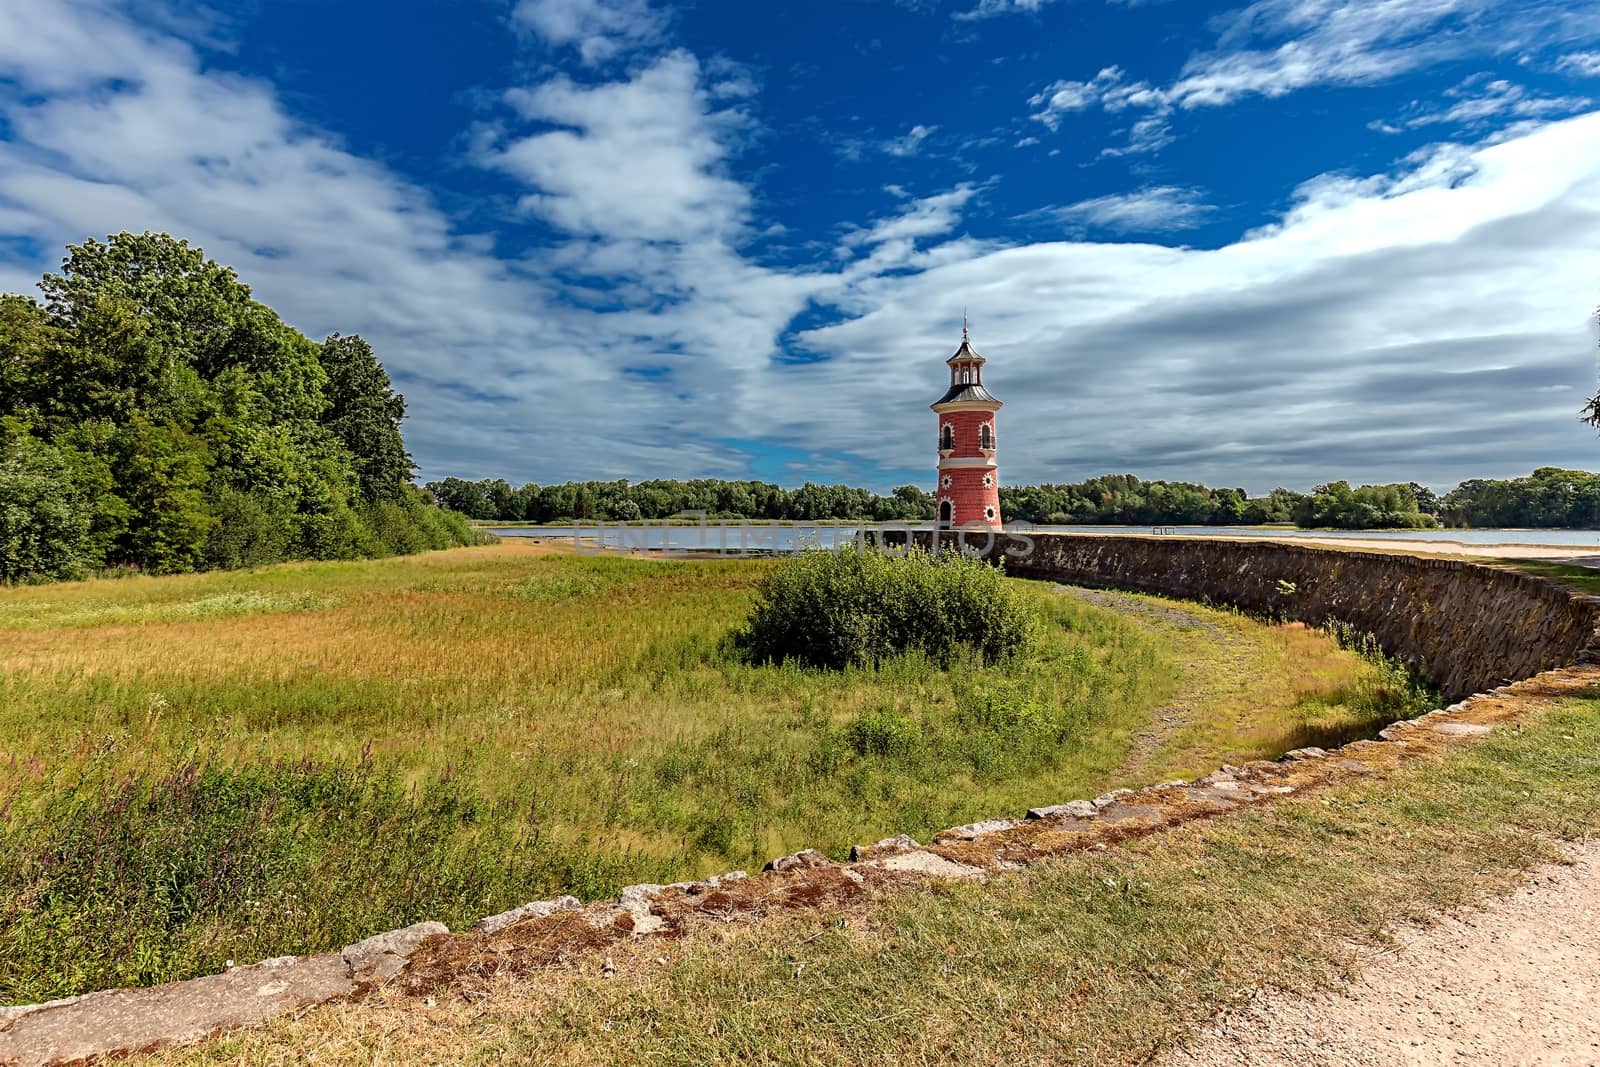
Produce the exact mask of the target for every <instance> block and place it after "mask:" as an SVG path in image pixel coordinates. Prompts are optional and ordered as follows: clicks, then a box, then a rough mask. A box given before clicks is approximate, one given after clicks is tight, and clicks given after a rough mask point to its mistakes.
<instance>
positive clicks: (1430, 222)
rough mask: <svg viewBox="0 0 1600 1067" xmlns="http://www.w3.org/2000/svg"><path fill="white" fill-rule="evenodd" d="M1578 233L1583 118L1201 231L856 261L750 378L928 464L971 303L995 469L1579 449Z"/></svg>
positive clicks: (1152, 472) (1582, 379) (1366, 475)
mask: <svg viewBox="0 0 1600 1067" xmlns="http://www.w3.org/2000/svg"><path fill="white" fill-rule="evenodd" d="M1086 210H1087V209H1086ZM1597 241H1600V114H1591V115H1587V116H1584V117H1582V118H1577V119H1571V120H1566V121H1563V122H1559V123H1553V124H1550V125H1548V126H1544V127H1541V128H1539V129H1537V130H1535V131H1532V132H1529V133H1526V134H1524V135H1522V136H1520V137H1517V138H1514V139H1511V140H1506V141H1504V142H1501V143H1498V144H1486V145H1480V146H1471V145H1465V146H1443V147H1440V148H1436V149H1434V150H1433V151H1430V152H1427V153H1423V154H1419V155H1418V156H1417V157H1416V158H1415V159H1413V160H1411V161H1410V162H1408V163H1407V164H1406V165H1405V166H1404V167H1402V168H1400V169H1398V170H1396V171H1394V172H1393V173H1380V174H1375V175H1369V176H1366V177H1357V178H1339V177H1326V178H1322V179H1319V180H1316V181H1311V182H1308V183H1306V184H1305V185H1304V186H1302V187H1301V189H1300V190H1299V191H1298V193H1297V196H1296V202H1295V205H1294V207H1293V208H1292V209H1291V210H1290V211H1289V212H1288V213H1287V214H1286V215H1285V217H1284V218H1283V219H1282V220H1281V221H1280V222H1279V223H1277V224H1276V225H1273V226H1271V227H1265V228H1263V229H1262V230H1260V231H1259V232H1256V233H1253V234H1250V235H1247V236H1246V237H1244V238H1242V239H1240V240H1238V241H1235V242H1233V243H1231V244H1228V245H1225V246H1223V247H1220V248H1215V249H1176V248H1167V247H1161V246H1158V245H1149V244H1120V243H1106V242H1088V241H1080V242H1055V243H1048V242H1035V243H1030V244H1024V245H1019V246H1016V247H1010V248H1003V249H996V248H993V247H990V248H982V249H978V250H976V251H975V252H974V254H970V255H965V256H962V257H959V258H953V259H951V260H949V261H948V262H945V263H941V264H939V265H937V266H933V267H930V268H929V269H926V270H923V271H921V272H918V273H914V274H895V275H877V276H871V277H865V278H862V279H860V280H858V281H856V282H854V283H853V285H852V289H851V294H850V296H851V305H850V306H851V307H852V309H853V310H855V311H856V313H855V314H854V315H853V317H852V318H851V319H850V320H849V321H847V322H843V323H840V324H837V325H833V326H825V327H821V328H818V329H815V330H811V331H808V332H807V333H806V334H805V335H803V340H804V341H805V343H806V344H807V345H808V346H810V347H812V348H814V349H816V350H817V351H819V352H823V353H828V354H831V355H832V356H833V357H834V358H833V359H831V360H828V361H827V362H824V363H820V364H817V365H815V366H811V367H807V368H804V369H803V370H795V369H785V370H782V371H780V372H777V374H776V377H777V378H778V379H779V381H778V382H777V383H776V384H773V385H771V386H769V388H770V390H771V395H772V396H774V397H778V396H782V397H784V398H786V401H787V403H788V404H789V405H790V406H791V410H793V411H795V412H804V413H815V414H807V415H806V416H805V417H800V418H797V419H795V420H794V421H793V422H792V423H791V425H790V426H789V427H788V431H789V432H790V433H791V434H793V435H794V436H795V437H796V438H797V439H801V440H804V439H808V438H812V437H821V436H827V437H830V438H831V439H833V440H834V441H836V442H837V444H838V445H839V447H841V448H844V449H848V450H851V451H855V452H858V453H860V454H871V455H874V456H875V457H877V458H879V459H880V460H883V461H887V462H890V463H894V464H903V465H907V466H910V465H914V464H917V463H919V462H926V461H927V455H926V453H927V433H928V429H927V423H926V418H925V413H924V412H922V411H921V404H923V403H926V402H927V400H928V399H930V397H931V395H932V394H935V393H936V392H937V389H938V387H939V384H940V380H941V379H940V377H939V369H940V368H939V365H938V363H937V360H938V359H939V358H940V357H941V356H942V355H944V354H947V353H948V350H949V349H950V348H951V347H952V343H953V342H952V339H953V337H954V336H955V331H956V329H957V327H958V326H959V307H960V305H961V304H962V303H968V304H970V305H971V308H972V314H973V320H974V326H975V329H974V336H975V338H976V340H977V342H978V347H979V349H980V350H981V351H983V352H984V354H985V355H987V356H988V357H989V359H990V363H989V367H988V374H987V375H986V378H987V381H988V382H989V384H990V386H991V388H992V389H993V390H994V391H995V392H996V393H997V394H998V395H999V396H1000V397H1001V399H1002V400H1006V401H1007V402H1008V403H1007V406H1006V408H1005V409H1004V410H1003V411H1002V412H1001V415H1000V418H1001V420H1002V421H1003V422H1004V423H1005V425H1006V439H1007V440H1009V441H1012V442H1026V444H1025V445H1016V444H1014V445H1013V447H1011V448H1010V449H1008V450H1007V451H1006V452H1005V453H1003V454H1002V456H1001V473H1002V475H1003V476H1004V477H1005V478H1006V480H1007V482H1008V483H1023V482H1029V481H1038V480H1044V479H1067V478H1072V477H1079V476H1084V475H1089V474H1094V473H1099V472H1104V471H1115V470H1135V471H1138V472H1140V473H1143V474H1146V475H1147V476H1168V477H1192V478H1198V479H1204V480H1209V481H1212V482H1213V483H1218V482H1226V483H1227V484H1238V483H1243V484H1246V485H1247V486H1249V487H1250V488H1252V489H1255V490H1263V489H1267V488H1270V487H1271V486H1273V485H1275V484H1288V485H1300V486H1306V485H1309V484H1311V483H1313V482H1315V481H1320V480H1325V479H1326V478H1328V477H1331V476H1340V477H1351V478H1355V479H1366V480H1376V479H1382V480H1390V479H1407V478H1411V477H1418V478H1420V479H1421V480H1424V481H1432V482H1435V483H1445V484H1448V483H1449V482H1451V481H1454V480H1457V479H1459V478H1462V477H1468V476H1486V475H1509V474H1513V473H1517V472H1526V471H1527V470H1528V469H1531V468H1532V467H1533V466H1537V465H1541V464H1547V463H1558V464H1572V465H1582V464H1586V463H1587V464H1589V465H1592V464H1593V456H1594V455H1595V454H1596V453H1597V452H1600V444H1597V443H1596V442H1595V441H1594V440H1593V434H1592V432H1591V431H1589V430H1587V429H1586V428H1585V427H1583V426H1581V425H1580V424H1579V423H1578V422H1577V420H1576V418H1575V417H1574V416H1575V414H1576V402H1575V401H1574V400H1573V397H1574V396H1577V395H1587V393H1588V392H1589V391H1592V389H1593V386H1594V360H1593V356H1592V351H1591V348H1592V343H1593V342H1592V336H1591V331H1590V327H1589V312H1590V309H1591V307H1592V305H1593V303H1594V295H1593V285H1592V271H1590V270H1589V269H1588V267H1587V264H1588V263H1589V261H1590V260H1591V259H1592V252H1591V249H1592V248H1593V247H1594V245H1595V243H1596V242H1597ZM908 368H910V371H909V372H908ZM865 382H871V383H873V388H872V389H870V390H864V389H862V388H861V386H860V383H865ZM1557 386H1563V387H1566V388H1555V387H1557ZM1575 390H1576V391H1578V392H1575ZM855 397H859V398H860V399H859V400H858V401H857V400H854V399H853V398H855Z"/></svg>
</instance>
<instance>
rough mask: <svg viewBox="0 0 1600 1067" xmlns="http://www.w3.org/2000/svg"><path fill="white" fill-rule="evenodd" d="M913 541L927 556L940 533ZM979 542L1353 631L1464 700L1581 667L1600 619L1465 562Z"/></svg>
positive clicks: (1030, 563)
mask: <svg viewBox="0 0 1600 1067" xmlns="http://www.w3.org/2000/svg"><path fill="white" fill-rule="evenodd" d="M905 536H906V535H905V533H904V532H901V533H899V534H894V533H888V534H886V539H887V540H890V541H891V542H900V543H903V541H904V538H905ZM912 536H913V537H915V538H916V539H917V541H918V542H919V543H921V544H922V545H924V546H926V545H927V544H928V543H929V541H930V539H931V538H932V537H933V536H934V535H933V533H932V532H931V531H916V532H915V533H914V534H912ZM943 536H944V537H945V538H946V539H948V538H949V537H950V535H949V534H944V535H943ZM967 543H968V545H969V546H970V547H971V548H973V549H975V550H976V549H983V548H987V552H986V553H985V555H986V556H987V557H988V558H990V559H996V558H1003V559H1004V561H1005V567H1006V571H1007V573H1009V574H1012V575H1016V576H1019V577H1026V578H1043V579H1050V580H1054V581H1060V582H1066V583H1069V584H1072V585H1087V586H1099V587H1108V588H1114V589H1126V590H1134V591H1137V592H1145V593H1159V594H1161V595H1163V596H1173V597H1185V598H1189V599H1195V600H1204V601H1208V602H1211V603H1217V604H1229V605H1233V606H1235V607H1238V608H1242V609H1243V610H1245V611H1249V612H1252V613H1257V614H1264V615H1269V616H1272V617H1274V618H1279V619H1284V620H1294V621H1299V622H1304V623H1306V624H1308V625H1311V626H1321V625H1323V624H1326V623H1329V622H1334V621H1339V622H1344V623H1348V624H1350V625H1351V626H1353V627H1355V628H1356V629H1358V630H1360V631H1363V632H1365V633H1370V634H1372V635H1373V636H1374V637H1376V638H1377V640H1378V642H1379V644H1381V645H1382V646H1383V648H1384V649H1385V651H1387V652H1388V653H1389V654H1390V655H1392V656H1396V657H1398V658H1400V659H1403V660H1404V661H1405V662H1407V663H1408V664H1409V665H1411V667H1412V668H1413V669H1415V670H1416V671H1418V673H1420V674H1422V675H1423V676H1425V677H1426V678H1428V679H1429V680H1430V681H1431V682H1432V683H1433V684H1434V685H1435V686H1436V687H1438V689H1439V690H1440V692H1442V693H1443V694H1444V697H1445V699H1446V700H1450V701H1455V700H1460V699H1461V698H1462V697H1464V696H1466V695H1468V694H1469V693H1476V692H1480V691H1482V690H1486V689H1492V688H1494V687H1496V686H1499V685H1504V684H1506V683H1508V682H1512V681H1516V680H1519V679H1522V678H1529V677H1532V676H1533V675H1535V674H1537V673H1539V672H1540V671H1543V670H1548V669H1550V668H1552V667H1557V666H1561V665H1564V664H1570V663H1575V662H1578V660H1579V657H1580V654H1581V653H1583V652H1584V650H1585V649H1586V648H1588V646H1589V645H1590V642H1591V641H1592V640H1593V639H1594V637H1595V623H1596V616H1597V614H1600V598H1596V597H1587V596H1580V595H1577V594H1574V593H1572V592H1571V591H1569V590H1568V589H1566V588H1565V587H1564V586H1561V585H1558V584H1556V583H1554V582H1550V581H1546V580H1545V579H1542V578H1539V577H1537V576H1535V575H1531V574H1527V573H1524V572H1522V571H1514V570H1509V569H1504V568H1500V567H1494V566H1486V565H1483V564H1478V563H1467V562H1463V561H1460V560H1449V559H1429V558H1423V557H1418V556H1407V555H1399V554H1389V553H1381V552H1351V551H1344V550H1341V549H1332V548H1316V547H1312V546H1309V545H1293V544H1285V543H1282V542H1277V541H1243V540H1223V539H1220V538H1218V539H1211V538H1192V537H1117V536H1094V535H1079V534H1044V533H1034V534H1026V535H1023V534H1010V535H1003V536H1000V537H996V538H994V539H992V541H991V539H989V538H988V537H986V535H984V534H982V533H977V534H972V535H969V536H968V538H967Z"/></svg>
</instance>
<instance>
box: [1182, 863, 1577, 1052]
mask: <svg viewBox="0 0 1600 1067" xmlns="http://www.w3.org/2000/svg"><path fill="white" fill-rule="evenodd" d="M1572 857H1573V859H1574V863H1573V864H1572V866H1570V867H1549V868H1545V869H1543V870H1541V871H1539V872H1537V873H1536V874H1535V875H1534V876H1533V877H1532V878H1531V879H1529V881H1528V882H1526V883H1525V884H1524V885H1523V886H1522V887H1521V888H1520V889H1518V890H1516V891H1515V892H1513V893H1511V894H1510V895H1508V896H1506V897H1503V898H1500V899H1497V900H1495V901H1493V902H1492V903H1490V904H1489V905H1488V906H1486V907H1485V908H1483V909H1482V910H1481V911H1479V912H1477V913H1475V914H1471V915H1467V916H1463V917H1459V918H1450V919H1446V920H1444V921H1442V922H1440V923H1438V924H1437V925H1435V926H1431V927H1428V928H1425V929H1410V930H1406V931H1403V932H1401V933H1400V934H1399V935H1398V937H1397V941H1398V944H1397V946H1396V947H1395V948H1394V949H1393V950H1391V951H1387V952H1382V953H1373V954H1372V955H1371V956H1370V957H1369V958H1367V959H1365V960H1363V961H1362V966H1363V969H1362V972H1361V974H1360V976H1359V977H1358V978H1357V979H1356V980H1355V981H1354V982H1353V983H1351V985H1350V986H1349V987H1347V988H1345V989H1343V990H1340V991H1337V992H1334V993H1330V994H1326V995H1323V996H1318V997H1309V998H1301V997H1282V996H1266V997H1261V998H1258V999H1257V1000H1256V1001H1255V1002H1254V1003H1253V1004H1252V1005H1251V1006H1250V1007H1249V1008H1248V1009H1247V1010H1246V1011H1244V1012H1242V1013H1240V1014H1238V1015H1235V1016H1231V1017H1227V1018H1224V1019H1222V1020H1219V1021H1218V1023H1217V1024H1216V1025H1215V1026H1214V1027H1212V1028H1211V1029H1210V1030H1208V1031H1206V1032H1205V1033H1203V1034H1202V1035H1201V1037H1200V1038H1199V1039H1198V1040H1197V1041H1196V1042H1195V1043H1194V1044H1193V1045H1191V1046H1190V1047H1189V1048H1187V1049H1184V1050H1177V1051H1173V1052H1171V1053H1169V1054H1167V1055H1165V1056H1163V1057H1160V1058H1158V1059H1157V1061H1156V1062H1157V1063H1158V1064H1159V1065H1160V1067H1223V1065H1238V1067H1323V1065H1330V1067H1331V1065H1334V1064H1337V1065H1339V1067H1354V1065H1367V1064H1373V1065H1378V1064H1382V1065H1390V1064H1406V1065H1415V1067H1435V1065H1442V1064H1451V1065H1464V1064H1494V1065H1497V1067H1498V1065H1511V1064H1519V1065H1534V1064H1537V1065H1540V1067H1545V1065H1556V1064H1560V1065H1563V1067H1568V1065H1571V1067H1577V1065H1585V1067H1592V1065H1595V1064H1600V841H1595V842H1590V843H1588V844H1587V845H1584V846H1582V847H1580V848H1577V849H1575V850H1574V851H1573V853H1572Z"/></svg>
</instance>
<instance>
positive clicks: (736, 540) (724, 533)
mask: <svg viewBox="0 0 1600 1067" xmlns="http://www.w3.org/2000/svg"><path fill="white" fill-rule="evenodd" d="M861 528H862V527H861V526H860V525H859V524H841V525H833V524H831V523H794V524H792V525H789V524H786V525H782V526H755V525H751V526H741V525H738V524H736V523H711V524H707V525H705V526H651V525H648V524H645V523H629V524H621V523H604V524H599V525H592V526H549V527H540V528H538V529H532V528H519V527H514V526H507V527H490V528H489V529H490V531H491V532H492V533H496V534H499V535H500V536H501V537H539V538H543V537H550V538H562V539H572V538H577V539H578V545H579V547H580V548H599V547H605V548H618V547H622V548H655V549H661V548H670V549H680V550H688V551H695V550H698V551H726V552H738V551H746V552H792V551H794V550H795V548H797V547H803V546H806V545H818V546H821V547H824V548H829V547H834V546H837V545H842V544H845V543H847V542H849V541H851V540H852V539H853V538H854V537H855V536H856V533H857V531H858V530H860V529H861ZM892 528H896V529H903V528H904V527H903V526H895V527H892ZM1008 529H1010V530H1012V531H1015V532H1024V531H1026V530H1027V529H1034V530H1038V531H1041V532H1049V533H1064V534H1077V535H1081V536H1086V537H1092V536H1095V535H1097V534H1152V533H1163V534H1173V535H1179V536H1193V537H1208V536H1209V537H1215V536H1217V535H1219V534H1220V535H1226V536H1228V537H1277V538H1293V537H1340V538H1359V539H1364V540H1366V539H1370V540H1374V541H1440V542H1450V541H1454V542H1457V543H1459V544H1469V545H1505V544H1518V545H1562V546H1571V547H1574V548H1600V530H1285V529H1261V528H1259V527H1247V526H1157V527H1150V526H1037V527H1031V528H1030V527H1026V526H1015V527H1009V528H1008Z"/></svg>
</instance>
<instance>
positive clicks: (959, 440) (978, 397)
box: [933, 326, 1000, 529]
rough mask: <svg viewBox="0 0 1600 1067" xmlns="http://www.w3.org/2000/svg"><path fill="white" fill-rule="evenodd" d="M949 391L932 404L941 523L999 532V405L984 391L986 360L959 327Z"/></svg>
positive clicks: (964, 327) (950, 363) (950, 360)
mask: <svg viewBox="0 0 1600 1067" xmlns="http://www.w3.org/2000/svg"><path fill="white" fill-rule="evenodd" d="M945 362H946V363H948V364H949V365H950V389H949V391H948V392H946V393H945V394H944V396H942V397H940V398H939V402H938V403H936V404H934V405H933V410H934V411H937V412H938V413H939V488H938V490H937V491H936V492H935V493H934V499H935V500H936V501H937V502H938V508H939V525H941V526H965V525H967V524H968V523H979V524H981V525H984V526H989V527H992V528H994V529H999V528H1000V478H999V474H998V470H997V468H996V465H995V461H994V453H995V436H994V413H995V412H997V411H999V410H1000V401H998V400H996V399H995V398H994V395H993V394H992V393H990V392H989V390H987V389H985V388H984V387H983V363H984V359H983V357H982V356H980V355H978V353H977V352H976V351H975V350H974V349H973V347H972V342H971V341H970V340H969V339H968V338H967V328H966V326H962V327H961V347H960V348H958V349H956V354H955V355H953V356H951V357H950V358H949V359H948V360H946V361H945Z"/></svg>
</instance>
